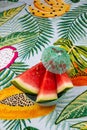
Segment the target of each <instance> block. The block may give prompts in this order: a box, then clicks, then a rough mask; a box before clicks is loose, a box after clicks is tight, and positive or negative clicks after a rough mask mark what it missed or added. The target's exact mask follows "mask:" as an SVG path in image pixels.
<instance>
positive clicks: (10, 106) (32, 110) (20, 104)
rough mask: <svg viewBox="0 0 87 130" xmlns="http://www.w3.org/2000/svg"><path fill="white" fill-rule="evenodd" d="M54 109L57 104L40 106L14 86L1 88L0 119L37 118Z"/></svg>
mask: <svg viewBox="0 0 87 130" xmlns="http://www.w3.org/2000/svg"><path fill="white" fill-rule="evenodd" d="M54 109H55V106H50V107H42V106H39V105H38V104H36V103H34V102H33V101H32V100H31V99H29V98H28V97H27V96H26V94H25V93H23V92H22V91H20V90H19V89H17V88H16V87H14V86H10V87H9V88H5V89H3V90H0V119H29V118H37V117H40V116H45V115H47V114H49V113H50V112H52V111H53V110H54Z"/></svg>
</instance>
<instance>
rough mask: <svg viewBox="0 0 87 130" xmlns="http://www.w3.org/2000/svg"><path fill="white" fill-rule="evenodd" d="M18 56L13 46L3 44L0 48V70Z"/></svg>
mask: <svg viewBox="0 0 87 130" xmlns="http://www.w3.org/2000/svg"><path fill="white" fill-rule="evenodd" d="M17 57H18V52H17V50H16V48H15V47H12V46H5V47H2V48H0V71H1V70H3V69H5V68H9V67H10V66H11V64H13V63H14V61H15V59H16V58H17Z"/></svg>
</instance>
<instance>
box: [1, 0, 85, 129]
mask: <svg viewBox="0 0 87 130" xmlns="http://www.w3.org/2000/svg"><path fill="white" fill-rule="evenodd" d="M37 1H38V2H40V1H39V0H37ZM55 1H56V2H64V3H65V4H67V5H68V6H69V8H68V9H66V10H65V12H63V14H61V15H60V16H56V15H55V17H50V15H49V16H48V14H49V13H46V14H47V15H46V18H45V17H41V16H42V13H41V12H43V11H41V12H40V13H41V14H40V16H36V15H35V14H34V13H33V14H32V12H31V11H30V10H29V8H30V6H31V5H32V4H33V2H35V0H34V1H33V0H25V1H24V0H19V1H17V0H16V1H15V2H14V1H11V0H10V1H6V0H5V1H0V113H1V114H0V130H87V1H86V0H64V1H62V0H52V1H51V2H53V4H54V3H55ZM44 2H47V0H45V1H44ZM42 4H43V2H42ZM49 4H50V3H48V4H47V6H50V5H49ZM38 6H39V4H38ZM32 7H33V6H32ZM65 7H66V6H64V8H65ZM58 8H59V7H58ZM48 11H49V10H48ZM57 13H58V11H57ZM54 14H55V13H54ZM51 45H54V46H58V45H59V46H61V47H62V48H64V49H65V50H66V51H67V53H68V54H69V55H70V60H71V65H72V69H71V70H69V76H70V78H71V80H72V82H73V84H74V87H73V89H70V90H68V91H67V92H65V93H63V94H62V95H60V96H59V99H58V102H57V104H56V105H55V106H51V107H42V106H39V105H38V104H35V103H33V102H32V100H30V99H27V98H26V95H25V93H23V92H22V91H20V90H18V89H17V88H15V87H14V86H12V83H11V80H12V79H13V78H14V77H16V76H18V75H19V74H21V73H23V72H24V71H26V70H27V69H29V68H30V67H32V66H33V65H35V64H36V63H38V62H39V61H40V60H41V54H42V52H43V50H44V48H46V47H48V46H51ZM22 100H23V102H22ZM18 101H19V102H18Z"/></svg>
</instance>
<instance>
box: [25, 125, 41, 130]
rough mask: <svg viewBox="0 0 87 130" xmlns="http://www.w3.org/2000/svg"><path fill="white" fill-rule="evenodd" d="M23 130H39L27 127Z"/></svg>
mask: <svg viewBox="0 0 87 130" xmlns="http://www.w3.org/2000/svg"><path fill="white" fill-rule="evenodd" d="M23 130H39V129H37V128H35V127H31V126H27V127H25V128H24V129H23Z"/></svg>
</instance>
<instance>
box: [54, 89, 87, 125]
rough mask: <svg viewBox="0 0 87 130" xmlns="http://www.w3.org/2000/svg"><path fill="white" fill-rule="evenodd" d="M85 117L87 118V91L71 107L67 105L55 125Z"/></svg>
mask: <svg viewBox="0 0 87 130" xmlns="http://www.w3.org/2000/svg"><path fill="white" fill-rule="evenodd" d="M85 116H87V91H85V92H83V93H82V94H81V95H79V96H78V97H77V98H76V99H74V100H73V101H72V102H71V103H70V104H69V105H67V106H66V107H65V108H64V110H63V111H62V112H61V113H60V115H59V117H58V118H57V120H56V122H55V123H56V124H58V123H60V122H61V121H63V120H66V119H74V118H80V117H85Z"/></svg>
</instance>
